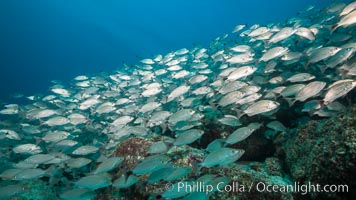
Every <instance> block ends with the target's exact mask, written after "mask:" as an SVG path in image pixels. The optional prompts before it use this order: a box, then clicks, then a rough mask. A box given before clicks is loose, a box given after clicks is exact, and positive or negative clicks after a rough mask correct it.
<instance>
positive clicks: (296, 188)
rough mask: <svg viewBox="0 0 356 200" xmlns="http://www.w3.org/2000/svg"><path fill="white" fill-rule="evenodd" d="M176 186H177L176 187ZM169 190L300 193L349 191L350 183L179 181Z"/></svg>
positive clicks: (170, 185) (168, 186) (168, 187)
mask: <svg viewBox="0 0 356 200" xmlns="http://www.w3.org/2000/svg"><path fill="white" fill-rule="evenodd" d="M174 187H176V188H174ZM166 189H167V190H172V191H173V190H174V191H178V192H185V193H191V192H204V193H211V192H241V193H242V192H251V191H257V192H294V193H300V194H303V195H304V194H307V193H309V192H348V191H349V187H348V185H333V184H330V185H320V184H314V183H310V182H309V183H308V184H300V183H299V182H295V183H294V184H287V185H277V184H267V183H264V182H255V183H251V184H250V185H244V184H241V183H238V182H232V183H229V184H226V183H224V182H219V183H216V184H206V183H205V182H194V183H192V182H178V183H177V184H174V185H172V184H170V183H168V184H167V185H166Z"/></svg>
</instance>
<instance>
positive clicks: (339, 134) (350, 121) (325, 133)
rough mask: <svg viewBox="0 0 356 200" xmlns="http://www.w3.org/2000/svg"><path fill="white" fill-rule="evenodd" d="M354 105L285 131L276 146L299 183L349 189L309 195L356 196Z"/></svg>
mask: <svg viewBox="0 0 356 200" xmlns="http://www.w3.org/2000/svg"><path fill="white" fill-rule="evenodd" d="M355 124H356V107H355V106H353V108H352V109H350V111H349V112H347V113H345V114H343V115H340V116H337V117H334V118H330V119H325V120H313V121H310V122H309V123H307V124H306V125H304V126H302V127H300V128H298V129H296V130H295V131H294V133H289V134H286V135H285V137H290V138H284V139H286V141H284V143H283V144H282V145H281V147H280V148H277V155H279V156H280V157H282V158H284V162H285V167H286V168H287V170H288V171H289V173H290V174H291V176H292V178H293V180H294V181H298V182H300V184H307V183H308V182H309V181H310V182H311V183H315V184H317V183H318V184H320V185H326V184H336V185H339V184H341V185H345V184H346V185H348V188H349V191H348V193H346V192H344V193H310V194H309V195H310V198H312V199H325V198H332V199H345V198H348V197H351V196H355V195H356V192H355V190H353V189H352V188H355V186H356V183H355V180H356V126H355Z"/></svg>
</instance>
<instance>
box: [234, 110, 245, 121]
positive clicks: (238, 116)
mask: <svg viewBox="0 0 356 200" xmlns="http://www.w3.org/2000/svg"><path fill="white" fill-rule="evenodd" d="M235 112H236V115H237V118H238V119H240V118H241V117H242V116H244V115H245V114H246V113H244V112H243V111H242V110H239V109H235Z"/></svg>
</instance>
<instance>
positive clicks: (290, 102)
mask: <svg viewBox="0 0 356 200" xmlns="http://www.w3.org/2000/svg"><path fill="white" fill-rule="evenodd" d="M285 100H286V101H287V103H288V105H289V107H292V106H293V105H294V103H295V102H296V100H295V99H292V98H285Z"/></svg>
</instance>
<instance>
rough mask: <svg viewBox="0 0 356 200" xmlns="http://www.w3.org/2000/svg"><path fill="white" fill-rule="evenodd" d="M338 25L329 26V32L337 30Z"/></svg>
mask: <svg viewBox="0 0 356 200" xmlns="http://www.w3.org/2000/svg"><path fill="white" fill-rule="evenodd" d="M339 26H340V25H339V24H334V25H332V26H331V32H334V31H335V30H336V29H337V28H339Z"/></svg>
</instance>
